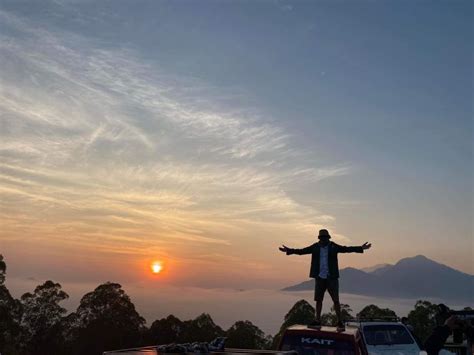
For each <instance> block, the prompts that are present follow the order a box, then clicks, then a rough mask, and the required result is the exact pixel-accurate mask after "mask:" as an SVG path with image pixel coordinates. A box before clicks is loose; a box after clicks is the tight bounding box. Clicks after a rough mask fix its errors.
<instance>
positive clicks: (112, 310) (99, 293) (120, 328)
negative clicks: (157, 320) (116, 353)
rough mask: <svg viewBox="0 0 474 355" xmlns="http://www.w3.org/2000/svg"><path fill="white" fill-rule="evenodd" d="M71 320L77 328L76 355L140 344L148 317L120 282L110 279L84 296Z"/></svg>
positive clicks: (74, 350) (74, 351)
mask: <svg viewBox="0 0 474 355" xmlns="http://www.w3.org/2000/svg"><path fill="white" fill-rule="evenodd" d="M70 322H71V323H72V324H74V326H75V328H76V329H75V332H76V336H75V337H73V338H75V342H74V343H75V344H74V346H73V354H90V355H95V354H97V355H99V354H102V352H103V351H106V350H112V349H120V348H127V347H134V346H137V345H139V344H140V342H141V336H142V334H143V329H144V324H145V319H143V318H142V317H141V316H140V315H139V314H138V312H137V311H136V310H135V306H134V304H133V303H132V302H131V300H130V297H129V296H128V295H127V294H126V293H125V291H124V290H123V289H122V286H121V285H120V284H117V283H111V282H107V283H105V284H102V285H99V286H98V287H97V288H96V289H95V290H94V291H93V292H89V293H87V294H86V295H84V297H82V299H81V302H80V304H79V307H78V308H77V311H76V312H75V313H74V314H73V315H71V319H70Z"/></svg>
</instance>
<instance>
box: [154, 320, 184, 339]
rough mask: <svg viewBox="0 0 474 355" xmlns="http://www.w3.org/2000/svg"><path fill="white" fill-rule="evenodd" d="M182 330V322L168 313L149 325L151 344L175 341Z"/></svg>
mask: <svg viewBox="0 0 474 355" xmlns="http://www.w3.org/2000/svg"><path fill="white" fill-rule="evenodd" d="M183 330H184V323H183V322H182V321H181V320H179V319H178V318H176V317H175V316H173V315H172V314H170V315H169V316H168V317H166V318H162V319H160V320H155V321H154V322H153V323H152V324H151V327H150V330H149V335H150V340H151V341H152V342H153V344H169V343H176V342H177V341H178V339H179V338H180V336H181V333H182V332H183Z"/></svg>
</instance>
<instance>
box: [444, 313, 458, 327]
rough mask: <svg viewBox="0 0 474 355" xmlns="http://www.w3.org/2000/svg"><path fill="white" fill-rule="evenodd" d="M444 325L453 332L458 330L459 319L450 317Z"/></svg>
mask: <svg viewBox="0 0 474 355" xmlns="http://www.w3.org/2000/svg"><path fill="white" fill-rule="evenodd" d="M444 325H446V326H448V328H449V329H451V330H454V329H456V328H459V319H458V317H456V316H451V317H449V318H448V319H446V321H445V322H444Z"/></svg>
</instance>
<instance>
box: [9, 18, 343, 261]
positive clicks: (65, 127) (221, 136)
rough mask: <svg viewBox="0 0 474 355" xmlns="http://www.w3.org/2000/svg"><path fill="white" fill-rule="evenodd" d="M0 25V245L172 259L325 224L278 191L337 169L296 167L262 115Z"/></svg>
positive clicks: (147, 66) (125, 58)
mask: <svg viewBox="0 0 474 355" xmlns="http://www.w3.org/2000/svg"><path fill="white" fill-rule="evenodd" d="M0 20H1V21H2V22H3V24H4V26H6V28H7V29H8V30H7V31H4V34H3V35H1V37H0V56H1V57H2V66H3V68H4V73H3V74H4V75H2V81H1V87H2V90H0V114H1V117H0V119H1V127H2V129H1V130H0V140H1V142H0V159H1V160H0V184H1V185H0V196H1V198H2V202H1V207H2V209H1V214H0V218H1V221H2V232H1V233H2V237H5V238H7V239H8V240H18V239H21V238H22V236H24V235H32V239H33V240H37V241H38V242H46V243H47V242H48V241H49V242H50V243H52V241H54V243H56V245H64V246H74V247H77V248H87V247H88V246H89V247H90V248H91V251H92V250H93V252H96V253H104V254H107V253H111V254H115V253H128V254H133V255H139V254H143V255H149V254H152V253H157V252H161V253H163V254H171V253H172V250H173V248H175V247H176V246H177V245H179V246H180V247H181V248H183V249H182V250H183V253H185V252H186V250H189V249H186V248H191V247H190V246H189V245H190V244H191V245H194V247H195V248H202V249H204V250H205V249H207V248H209V247H210V246H213V247H216V248H229V246H231V245H232V246H235V245H236V244H238V243H240V240H239V238H241V237H242V236H244V235H245V234H246V233H248V231H245V228H246V227H252V228H262V229H266V230H267V231H277V230H280V231H288V230H295V231H297V233H298V234H299V235H301V236H302V235H303V233H305V232H306V231H307V230H308V229H309V226H313V227H314V223H318V221H319V222H324V223H326V222H332V221H334V218H333V217H331V216H329V215H328V214H327V213H324V212H322V211H318V210H317V209H316V208H315V207H314V206H308V205H302V204H301V203H300V202H298V201H297V200H296V199H295V198H293V197H292V196H291V194H290V193H289V190H295V189H298V188H302V186H306V185H307V184H313V183H317V182H319V181H321V180H323V179H330V178H335V177H338V176H343V175H346V174H348V173H349V172H350V166H348V165H345V164H335V165H334V166H311V165H308V163H305V159H304V157H305V154H307V153H305V152H304V149H302V148H301V147H299V146H298V144H297V142H296V141H295V140H294V139H293V137H291V136H289V135H288V134H287V133H286V132H285V130H284V129H283V128H281V127H280V126H279V125H278V123H277V122H275V121H273V120H272V119H271V118H270V117H267V116H266V115H265V112H262V111H260V110H259V109H258V108H255V107H250V108H245V109H242V108H238V107H235V106H232V104H229V102H232V99H233V97H234V95H236V94H235V93H233V92H231V91H229V92H225V90H224V91H223V90H221V89H219V88H213V87H210V86H208V85H206V84H205V83H202V82H197V81H196V80H193V79H188V78H180V77H173V76H172V75H170V74H169V73H164V72H162V71H161V69H160V67H159V66H158V65H157V64H156V63H150V62H146V61H145V60H144V59H143V58H141V57H140V53H138V52H134V51H131V50H129V49H126V48H123V47H119V46H117V47H115V48H114V47H112V46H109V47H108V48H107V49H105V48H103V47H101V45H100V43H97V42H95V41H94V40H93V39H89V38H86V37H83V36H80V35H78V34H73V33H71V32H67V31H58V30H57V29H54V28H52V27H51V28H48V27H45V26H44V25H42V26H40V25H38V24H36V23H35V22H34V21H29V20H27V19H23V18H19V17H17V16H15V15H12V14H11V13H8V12H5V11H0ZM295 157H297V159H295ZM290 187H291V188H290ZM3 226H4V227H3ZM275 233H280V232H275ZM92 241H93V243H92ZM216 260H217V259H216ZM255 262H256V263H258V262H257V261H255Z"/></svg>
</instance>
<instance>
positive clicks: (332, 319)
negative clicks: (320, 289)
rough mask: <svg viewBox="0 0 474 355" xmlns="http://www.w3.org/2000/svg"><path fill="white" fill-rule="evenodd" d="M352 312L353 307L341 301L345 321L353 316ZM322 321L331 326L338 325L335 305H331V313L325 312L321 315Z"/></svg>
mask: <svg viewBox="0 0 474 355" xmlns="http://www.w3.org/2000/svg"><path fill="white" fill-rule="evenodd" d="M351 312H352V309H351V307H350V306H349V305H348V304H345V303H341V317H342V320H343V321H346V320H349V319H351V318H353V316H352V314H351ZM321 323H322V324H325V325H330V326H336V325H337V316H336V311H335V310H334V306H332V307H331V311H330V312H329V313H324V314H323V315H322V316H321Z"/></svg>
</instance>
